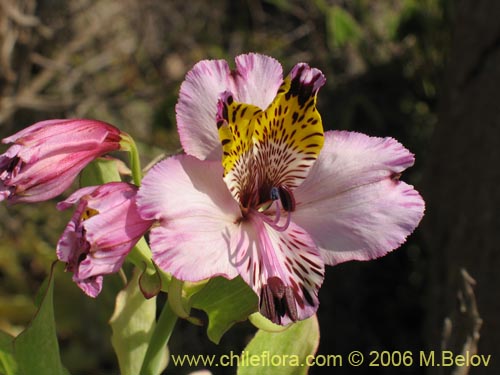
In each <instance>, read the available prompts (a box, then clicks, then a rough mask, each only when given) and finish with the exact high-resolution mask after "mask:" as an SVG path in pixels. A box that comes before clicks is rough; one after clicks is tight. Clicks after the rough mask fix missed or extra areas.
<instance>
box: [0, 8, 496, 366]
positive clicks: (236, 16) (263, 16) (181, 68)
mask: <svg viewBox="0 0 500 375" xmlns="http://www.w3.org/2000/svg"><path fill="white" fill-rule="evenodd" d="M499 19H500V2H498V1H496V0H477V1H475V0H457V1H452V0H378V1H372V0H311V1H307V0H290V1H287V0H216V1H201V0H191V1H180V0H165V1H162V0H142V1H141V0H123V1H111V0H73V1H63V0H0V137H2V138H3V137H5V136H7V135H10V134H12V133H14V132H16V131H18V130H20V129H22V128H24V127H26V126H28V125H31V124H32V123H34V122H37V121H40V120H44V119H50V118H68V117H90V118H96V119H99V120H103V121H107V122H109V123H112V124H114V125H116V126H118V127H119V128H121V129H122V130H124V131H126V132H129V133H130V134H131V135H132V136H133V137H134V138H135V140H136V141H137V142H138V144H139V147H140V151H141V155H142V157H143V158H144V160H143V163H144V165H146V164H147V163H148V162H150V161H151V160H153V159H154V158H156V157H158V156H159V155H162V154H164V153H175V152H179V148H180V143H179V140H178V136H177V132H176V130H175V113H174V106H175V103H176V100H177V95H178V89H179V86H180V84H181V82H182V80H183V78H184V75H185V73H186V72H187V71H188V70H189V69H190V68H191V67H192V66H193V65H194V64H195V63H196V62H197V61H199V60H201V59H208V58H223V59H227V60H228V61H230V62H232V61H233V59H234V57H235V56H236V55H238V54H241V53H245V52H250V51H254V52H260V53H264V54H268V55H271V56H273V57H275V58H276V59H278V60H279V61H280V62H281V63H282V64H283V66H284V71H285V74H286V72H288V71H289V70H290V69H291V68H292V67H293V65H295V64H296V63H297V62H301V61H305V62H308V63H309V64H310V65H311V66H314V67H317V68H319V69H321V70H322V71H323V73H324V74H325V75H326V77H327V84H326V86H325V87H324V88H323V89H322V90H321V92H320V95H319V99H318V100H319V103H318V107H319V110H320V113H321V115H322V118H323V123H324V127H325V128H326V129H345V130H352V131H361V132H364V133H367V134H369V135H373V136H391V137H394V138H396V139H398V140H399V141H400V142H402V143H403V144H404V145H405V146H406V147H408V148H409V149H410V150H411V151H412V152H413V153H415V154H416V164H415V166H414V167H412V168H411V169H410V170H408V171H407V172H405V174H404V175H403V177H402V179H403V180H405V181H406V182H409V183H411V184H413V185H415V186H416V188H417V189H418V190H419V191H420V192H422V195H423V196H424V199H425V200H426V202H427V211H426V212H427V213H426V217H425V218H424V221H423V222H422V224H421V226H420V227H419V228H418V229H417V231H416V232H415V233H414V234H413V235H412V236H411V237H410V238H409V240H408V241H407V243H406V244H405V245H404V246H402V247H401V248H400V249H399V250H397V251H395V252H393V253H391V254H389V255H387V256H386V257H384V258H381V259H378V260H376V261H371V262H350V263H346V264H342V265H339V266H336V267H330V268H328V269H327V273H326V280H325V283H324V284H323V287H322V289H321V291H320V301H321V305H320V308H319V311H318V317H319V321H320V327H321V342H320V346H319V353H322V354H347V353H349V352H350V351H352V350H359V351H361V352H363V353H365V354H367V355H368V353H369V352H370V351H382V350H387V351H401V352H403V351H405V350H411V351H412V352H414V353H418V351H420V350H431V349H436V350H438V349H439V350H440V349H451V350H454V351H455V352H457V353H460V352H462V351H467V350H469V351H470V352H471V353H478V354H483V355H488V354H491V355H492V359H491V362H490V365H489V366H488V367H487V368H484V367H482V368H474V369H455V368H453V367H451V368H437V367H434V368H422V367H418V366H412V367H407V368H402V367H401V368H390V367H389V368H374V367H372V368H368V367H367V366H366V367H363V366H362V367H360V368H357V369H353V368H348V367H346V366H344V367H343V368H335V369H332V368H330V369H328V368H320V367H316V368H312V369H311V370H310V373H311V374H323V373H331V372H335V373H337V374H365V373H366V374H452V373H453V374H467V373H470V374H498V373H500V327H499V316H500V302H499V301H500V299H499V298H498V294H499V292H500V276H499V274H500V272H499V271H498V269H499V266H500V257H499V255H498V252H499V249H498V240H499V239H500V238H499V237H500V235H499V233H498V232H500V231H499V230H498V229H499V228H500V219H499V215H498V209H499V208H500V193H499V189H498V188H497V184H498V183H499V182H500V168H499V167H498V162H499V161H500V151H499V146H500V131H499V129H500V88H499V87H500V68H499V67H500V23H499V22H498V20H499ZM5 149H6V147H5V146H3V145H2V146H1V148H0V152H4V151H5ZM54 203H55V202H45V203H39V204H33V205H17V206H10V207H9V206H7V205H6V204H1V205H0V329H2V330H4V331H7V332H9V333H11V334H17V333H19V332H20V331H21V330H22V329H23V327H25V325H26V324H27V323H28V322H29V320H30V318H31V317H32V315H33V314H34V312H35V307H34V304H33V300H34V295H35V294H36V291H37V290H38V288H39V286H40V283H41V282H42V280H43V279H44V278H45V276H46V275H47V273H48V270H49V267H50V264H51V263H52V262H53V261H54V259H55V258H56V256H55V244H56V243H57V240H58V237H59V235H60V233H61V232H62V229H63V228H64V226H65V224H66V222H67V220H68V219H69V216H70V214H71V213H70V212H64V213H60V212H57V211H56V209H55V205H54ZM121 286H122V285H121V281H120V280H119V278H118V277H113V276H111V277H108V278H107V279H106V281H105V288H104V291H103V293H102V294H101V295H100V296H99V297H98V298H97V299H96V300H91V299H89V298H87V297H85V296H84V295H83V293H81V292H80V290H79V289H77V287H76V286H75V285H74V284H73V283H72V282H71V281H70V276H69V275H67V274H62V273H61V274H59V275H58V277H57V280H56V297H55V298H56V299H55V303H56V322H57V327H58V334H59V338H60V345H61V348H62V355H63V363H64V364H65V365H66V366H67V367H68V369H69V370H70V371H71V373H72V374H74V375H79V374H82V375H83V374H103V375H112V374H118V373H119V372H118V368H117V362H116V359H115V357H114V354H113V351H112V348H111V344H110V341H109V335H110V334H111V330H110V328H109V326H108V324H107V322H108V320H109V318H110V316H111V313H112V310H113V306H114V295H115V294H116V291H117V290H118V289H119V288H121ZM253 332H254V329H253V328H252V326H251V325H249V324H248V323H240V324H237V325H236V326H235V327H233V329H232V330H231V331H230V332H229V333H227V334H226V335H225V336H224V337H223V339H222V342H221V344H220V345H219V346H216V345H214V344H213V343H211V342H210V341H209V340H208V339H207V338H206V333H205V328H204V327H194V326H192V325H189V324H188V323H186V322H182V321H181V322H179V323H178V325H177V327H176V330H175V332H174V336H173V338H172V340H171V345H170V350H171V352H172V353H178V354H179V353H180V354H182V353H190V354H227V353H229V351H230V350H234V351H241V350H242V349H243V348H244V346H245V344H246V342H248V340H249V339H250V338H251V337H252V335H253ZM168 370H169V373H173V374H187V373H189V372H190V371H193V370H194V369H193V368H184V369H180V368H169V369H168ZM213 370H214V373H215V374H219V373H221V374H223V373H225V374H232V373H234V372H235V369H231V368H225V369H223V368H221V367H218V368H216V369H213ZM456 370H457V371H458V370H461V371H462V372H454V371H456ZM469 370H470V371H469Z"/></svg>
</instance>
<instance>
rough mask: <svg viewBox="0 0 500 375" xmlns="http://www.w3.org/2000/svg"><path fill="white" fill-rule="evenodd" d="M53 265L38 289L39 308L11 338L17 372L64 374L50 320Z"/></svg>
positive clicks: (46, 374) (23, 373) (26, 373)
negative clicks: (28, 322) (26, 325)
mask: <svg viewBox="0 0 500 375" xmlns="http://www.w3.org/2000/svg"><path fill="white" fill-rule="evenodd" d="M53 276H54V266H53V267H52V269H51V272H50V275H49V276H48V277H47V279H46V280H45V282H44V284H43V285H42V287H41V288H40V292H39V299H38V302H39V308H38V311H37V312H36V315H35V317H34V318H33V320H32V321H31V322H30V324H29V325H28V327H26V329H25V330H24V331H23V332H21V333H20V334H19V336H17V337H16V338H15V339H14V357H15V359H16V362H17V364H18V366H19V374H21V375H31V374H37V375H64V374H66V373H67V372H66V371H65V370H64V368H63V366H62V363H61V358H60V356H59V344H58V342H57V336H56V325H55V320H54V305H53V291H54V278H53Z"/></svg>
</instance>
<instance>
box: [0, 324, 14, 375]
mask: <svg viewBox="0 0 500 375" xmlns="http://www.w3.org/2000/svg"><path fill="white" fill-rule="evenodd" d="M13 341H14V338H13V337H12V336H11V335H9V334H7V333H5V332H3V331H0V374H4V375H16V374H18V370H17V363H16V360H15V359H14V347H13Z"/></svg>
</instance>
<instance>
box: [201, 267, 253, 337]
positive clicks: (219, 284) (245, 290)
mask: <svg viewBox="0 0 500 375" xmlns="http://www.w3.org/2000/svg"><path fill="white" fill-rule="evenodd" d="M257 301H258V299H257V296H256V294H255V293H254V292H253V291H252V289H250V287H249V286H248V285H247V284H246V283H245V282H244V281H243V279H241V277H237V278H235V279H233V280H227V279H225V278H223V277H216V278H214V279H212V280H210V281H209V282H208V284H207V285H206V286H205V287H204V288H203V289H202V290H201V291H200V292H199V293H197V294H195V295H194V296H193V297H192V299H191V303H192V307H194V308H196V309H200V310H203V311H205V312H206V313H207V315H208V319H209V320H208V328H207V334H208V337H209V339H210V340H212V341H213V342H214V343H216V344H218V343H219V340H220V339H221V337H222V335H223V334H224V333H225V332H226V331H227V330H228V329H229V328H231V326H232V325H233V324H235V323H237V322H241V321H244V320H245V319H247V318H248V316H249V315H250V314H251V313H253V312H255V311H256V310H257Z"/></svg>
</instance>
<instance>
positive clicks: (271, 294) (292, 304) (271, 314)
mask: <svg viewBox="0 0 500 375" xmlns="http://www.w3.org/2000/svg"><path fill="white" fill-rule="evenodd" d="M260 312H261V314H262V315H264V316H265V317H266V318H268V319H269V320H271V321H272V322H273V323H276V324H281V318H282V317H284V316H285V315H288V317H289V318H290V320H291V321H293V322H295V321H297V320H298V313H297V306H296V301H295V297H294V295H293V290H292V288H291V287H290V286H288V285H285V283H283V280H281V278H279V277H277V276H272V277H270V278H268V279H267V284H264V285H263V286H262V291H261V295H260Z"/></svg>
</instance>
